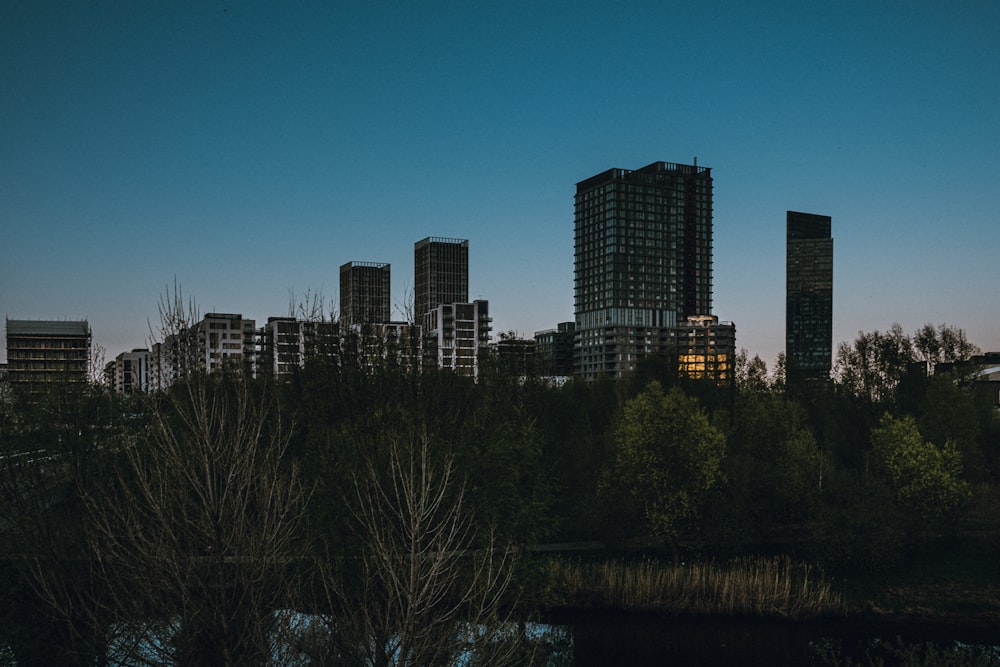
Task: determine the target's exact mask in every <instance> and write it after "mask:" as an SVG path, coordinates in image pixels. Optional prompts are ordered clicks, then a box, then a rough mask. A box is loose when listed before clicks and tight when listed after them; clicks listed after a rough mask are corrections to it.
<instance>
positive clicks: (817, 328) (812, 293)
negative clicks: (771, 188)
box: [785, 211, 833, 388]
mask: <svg viewBox="0 0 1000 667" xmlns="http://www.w3.org/2000/svg"><path fill="white" fill-rule="evenodd" d="M785 223H786V241H785V243H786V245H785V255H786V262H785V364H786V382H787V383H788V386H789V387H790V388H796V387H801V386H802V385H803V384H805V383H810V382H816V381H819V382H827V381H829V380H830V370H831V366H832V359H833V238H832V237H831V235H830V226H831V219H830V217H829V216H826V215H815V214H812V213H798V212H795V211H788V212H787V213H786V217H785Z"/></svg>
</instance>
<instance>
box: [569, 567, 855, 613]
mask: <svg viewBox="0 0 1000 667" xmlns="http://www.w3.org/2000/svg"><path fill="white" fill-rule="evenodd" d="M551 567H552V570H551V574H552V583H553V589H554V590H553V592H554V593H555V597H556V600H558V604H559V606H565V607H572V608H577V609H620V610H635V611H640V610H641V611H666V612H671V613H677V614H715V615H731V616H769V617H783V618H793V619H802V618H809V617H815V616H819V615H825V614H835V613H842V612H843V611H844V609H845V605H844V601H843V598H842V597H841V595H840V594H839V593H838V592H836V591H835V590H833V588H832V586H831V585H830V583H829V582H827V581H825V580H824V578H823V576H822V574H821V573H820V572H819V571H818V570H816V569H815V568H813V567H811V566H809V565H806V564H801V563H794V562H793V561H792V560H791V559H789V558H784V557H779V558H745V559H739V560H734V561H731V562H729V563H725V564H718V563H714V562H710V563H696V564H679V565H671V564H664V563H659V562H656V561H652V560H645V561H637V562H625V561H606V562H600V563H577V562H572V561H568V560H563V559H555V560H553V561H552V564H551Z"/></svg>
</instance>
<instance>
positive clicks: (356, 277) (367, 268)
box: [340, 262, 392, 325]
mask: <svg viewBox="0 0 1000 667" xmlns="http://www.w3.org/2000/svg"><path fill="white" fill-rule="evenodd" d="M390 272H391V268H390V266H389V265H388V264H383V263H381V262H348V263H347V264H344V265H342V266H341V267H340V321H341V322H343V323H344V324H348V325H350V324H384V323H386V322H388V321H389V316H390V312H391V310H392V307H391V304H390V292H389V290H390V284H391V273H390Z"/></svg>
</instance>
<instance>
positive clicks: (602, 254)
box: [574, 162, 712, 380]
mask: <svg viewBox="0 0 1000 667" xmlns="http://www.w3.org/2000/svg"><path fill="white" fill-rule="evenodd" d="M574 248H575V251H574V312H575V329H576V341H575V352H574V357H575V359H574V367H575V374H576V375H578V376H580V377H582V378H584V379H587V380H593V379H596V378H598V377H600V376H602V375H607V376H610V377H614V378H619V377H621V376H622V375H624V374H625V373H627V372H628V371H631V370H633V369H634V368H635V365H636V362H637V361H638V360H639V359H640V358H641V357H643V356H645V355H650V354H658V353H662V352H669V351H671V350H672V349H673V341H674V336H675V331H674V328H675V327H676V326H677V324H678V322H680V321H682V320H683V319H684V318H686V317H688V316H692V315H700V314H704V313H711V312H712V172H711V169H709V168H707V167H699V166H697V165H682V164H673V163H669V162H654V163H652V164H650V165H648V166H646V167H643V168H641V169H636V170H627V169H609V170H607V171H605V172H602V173H600V174H597V175H596V176H593V177H591V178H588V179H586V180H584V181H580V182H579V183H577V186H576V198H575V244H574Z"/></svg>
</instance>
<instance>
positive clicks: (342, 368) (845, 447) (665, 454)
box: [0, 327, 1000, 665]
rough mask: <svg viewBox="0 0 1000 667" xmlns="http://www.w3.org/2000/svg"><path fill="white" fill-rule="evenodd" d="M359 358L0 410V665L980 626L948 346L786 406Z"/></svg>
mask: <svg viewBox="0 0 1000 667" xmlns="http://www.w3.org/2000/svg"><path fill="white" fill-rule="evenodd" d="M348 347H350V346H348ZM371 349H372V346H371V345H370V344H369V343H368V342H365V341H360V342H357V341H356V345H355V346H354V347H352V348H351V349H347V348H345V347H344V346H343V345H341V347H340V348H338V353H337V354H336V355H332V356H330V357H319V358H317V359H315V360H314V361H313V362H311V363H310V364H308V365H307V366H306V367H305V368H303V369H301V371H300V372H298V373H297V374H295V375H294V376H292V377H290V378H288V379H287V380H282V381H280V382H276V381H273V380H264V379H248V378H247V377H246V376H245V374H243V373H241V372H240V370H239V369H232V370H231V371H228V372H221V373H214V374H212V375H210V376H206V375H202V374H198V373H191V374H189V375H187V376H185V377H184V378H182V379H180V380H178V381H177V382H176V383H175V384H174V385H173V386H172V387H171V389H170V390H169V391H166V392H162V393H158V394H155V395H151V396H116V395H112V394H110V393H107V392H105V391H102V390H101V389H100V388H99V387H94V388H92V389H91V390H89V391H87V392H86V393H83V394H81V393H79V392H77V393H74V394H62V395H60V394H59V393H58V392H53V393H52V394H51V395H49V396H45V397H41V399H40V400H32V401H28V400H24V397H19V396H16V395H7V396H4V399H3V404H2V408H0V447H2V452H0V456H2V459H0V482H2V502H3V511H2V514H0V521H2V523H0V531H2V537H0V544H2V545H3V546H2V553H0V558H2V560H0V576H2V578H3V585H2V587H0V590H2V595H4V596H5V599H4V600H3V601H2V603H0V613H3V614H4V617H3V618H0V648H2V647H8V648H3V650H4V651H7V655H10V656H12V657H13V659H15V660H16V661H17V664H19V665H31V664H46V665H51V664H81V665H82V664H102V663H103V662H105V661H107V662H109V663H111V664H143V663H144V662H147V663H150V664H184V665H201V664H205V665H254V664H258V665H262V664H281V663H288V664H357V665H401V664H456V663H461V664H491V665H492V664H529V663H531V662H532V661H535V662H538V663H542V662H544V660H545V659H546V656H547V649H546V647H545V645H544V644H543V643H540V642H538V641H537V639H536V638H534V637H533V636H532V633H531V632H530V631H529V630H528V625H527V624H526V622H527V621H530V620H532V619H536V618H539V615H540V614H546V613H550V612H552V611H554V610H562V611H567V610H575V611H581V610H590V609H602V610H609V609H618V610H633V611H642V612H644V613H650V612H654V613H663V614H668V615H674V616H690V615H716V616H718V615H722V616H763V617H780V618H785V619H810V618H816V617H837V618H861V619H865V620H872V619H882V620H886V621H889V620H891V621H893V622H899V621H907V622H928V621H933V622H936V623H953V624H960V625H971V624H997V623H1000V596H998V595H997V592H998V590H1000V570H998V569H997V567H996V564H995V563H996V561H995V557H996V554H997V553H1000V549H998V546H1000V511H998V510H1000V492H998V489H1000V423H998V420H997V415H996V410H995V406H994V404H993V402H991V399H990V397H988V396H985V395H983V394H981V393H978V392H977V391H976V386H975V383H973V382H971V381H969V373H970V371H971V370H972V369H971V368H970V367H968V366H964V365H962V364H960V363H958V364H953V362H961V361H963V360H964V359H966V358H968V357H969V356H970V355H971V354H972V353H973V352H974V350H973V349H972V348H971V346H969V345H968V344H967V343H965V341H964V337H962V336H961V332H959V331H958V330H955V329H952V328H949V327H939V328H937V329H935V328H934V327H927V328H925V329H923V330H921V331H920V332H917V334H916V335H914V336H913V337H912V338H911V337H910V336H907V335H905V334H903V333H902V332H901V331H900V330H899V329H898V328H893V329H891V330H890V331H889V332H887V333H879V332H874V333H872V334H862V335H860V336H859V338H858V339H857V340H856V341H855V342H854V343H853V344H851V345H843V346H842V347H841V349H840V351H839V353H838V355H837V356H838V363H837V372H836V377H837V380H836V382H834V383H832V384H830V385H829V386H826V385H824V386H816V387H805V388H801V389H799V390H791V391H790V390H789V388H786V387H785V383H784V379H783V377H784V374H783V371H782V369H781V367H780V365H779V368H778V369H776V370H775V372H773V373H771V374H768V373H767V369H766V368H765V366H764V364H763V363H762V362H761V361H760V360H759V359H752V360H748V359H745V358H742V359H740V360H739V364H738V368H737V377H736V382H735V383H734V385H733V386H732V387H727V388H722V387H719V386H716V385H713V384H708V383H701V382H691V381H687V382H680V381H678V380H677V379H676V372H675V370H674V365H673V364H672V363H671V362H670V360H669V359H664V358H650V359H647V360H645V361H644V362H643V363H642V364H641V365H640V368H639V369H638V370H637V371H636V372H635V373H634V374H633V375H632V376H631V377H630V378H628V379H627V380H622V381H619V382H612V381H600V382H595V383H590V384H585V383H580V382H575V381H571V382H568V383H566V384H565V385H554V384H552V383H549V382H547V381H546V380H545V379H544V378H541V377H532V376H530V375H529V376H528V377H523V376H520V375H515V374H514V373H512V372H510V369H508V368H506V367H505V364H504V363H503V361H502V360H496V359H494V360H485V361H484V370H483V371H482V372H481V374H480V378H479V380H478V382H473V381H471V380H469V379H467V378H462V377H458V376H455V375H453V374H450V373H446V372H437V371H424V372H420V373H417V372H413V371H410V370H407V369H405V368H403V367H401V366H399V365H397V364H396V363H394V362H393V358H394V357H393V355H384V354H381V353H379V354H371V353H370V350H371ZM935 364H938V371H939V372H935V373H933V374H931V373H928V372H927V371H928V369H930V368H932V367H933V366H934V365H935ZM946 365H947V367H949V368H950V370H948V371H947V372H945V371H942V370H941V369H943V368H945V367H946ZM540 545H548V546H547V547H540ZM552 545H563V546H562V547H555V546H552ZM581 545H585V546H586V547H587V548H588V550H587V551H585V552H581V551H578V550H577V549H579V548H580V547H581ZM553 550H556V551H560V553H559V555H553V554H552V553H551V551H553ZM0 655H3V654H2V653H0Z"/></svg>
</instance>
